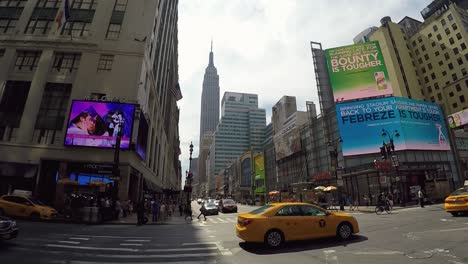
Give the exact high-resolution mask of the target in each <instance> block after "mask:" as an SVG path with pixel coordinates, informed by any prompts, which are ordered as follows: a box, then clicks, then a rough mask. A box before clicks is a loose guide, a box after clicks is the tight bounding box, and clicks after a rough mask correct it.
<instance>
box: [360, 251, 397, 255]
mask: <svg viewBox="0 0 468 264" xmlns="http://www.w3.org/2000/svg"><path fill="white" fill-rule="evenodd" d="M353 254H354V255H403V254H404V253H403V252H400V251H358V252H353Z"/></svg>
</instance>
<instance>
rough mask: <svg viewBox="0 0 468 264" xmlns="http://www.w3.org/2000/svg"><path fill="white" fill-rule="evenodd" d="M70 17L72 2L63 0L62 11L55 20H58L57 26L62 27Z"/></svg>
mask: <svg viewBox="0 0 468 264" xmlns="http://www.w3.org/2000/svg"><path fill="white" fill-rule="evenodd" d="M69 18H70V3H69V1H68V0H62V6H61V8H60V12H59V13H58V15H57V18H56V19H55V22H57V28H58V29H61V28H62V27H63V26H64V25H65V23H66V22H67V21H68V19H69Z"/></svg>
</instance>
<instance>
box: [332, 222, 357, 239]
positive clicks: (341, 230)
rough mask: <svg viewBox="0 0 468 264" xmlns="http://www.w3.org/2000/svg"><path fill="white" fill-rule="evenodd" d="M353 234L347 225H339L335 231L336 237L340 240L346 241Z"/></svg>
mask: <svg viewBox="0 0 468 264" xmlns="http://www.w3.org/2000/svg"><path fill="white" fill-rule="evenodd" d="M352 234H353V228H352V227H351V225H350V224H349V223H341V224H340V225H339V226H338V228H337V229H336V236H338V238H339V239H341V240H348V239H349V238H350V237H351V235H352Z"/></svg>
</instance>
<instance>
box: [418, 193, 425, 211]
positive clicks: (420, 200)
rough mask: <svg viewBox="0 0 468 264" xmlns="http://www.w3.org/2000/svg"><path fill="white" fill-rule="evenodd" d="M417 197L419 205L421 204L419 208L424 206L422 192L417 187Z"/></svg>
mask: <svg viewBox="0 0 468 264" xmlns="http://www.w3.org/2000/svg"><path fill="white" fill-rule="evenodd" d="M418 199H419V205H421V208H424V193H423V192H422V191H421V189H419V191H418Z"/></svg>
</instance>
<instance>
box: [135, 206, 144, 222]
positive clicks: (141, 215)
mask: <svg viewBox="0 0 468 264" xmlns="http://www.w3.org/2000/svg"><path fill="white" fill-rule="evenodd" d="M136 211H137V220H138V222H137V225H143V224H145V202H144V201H140V202H139V203H137V206H136Z"/></svg>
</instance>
